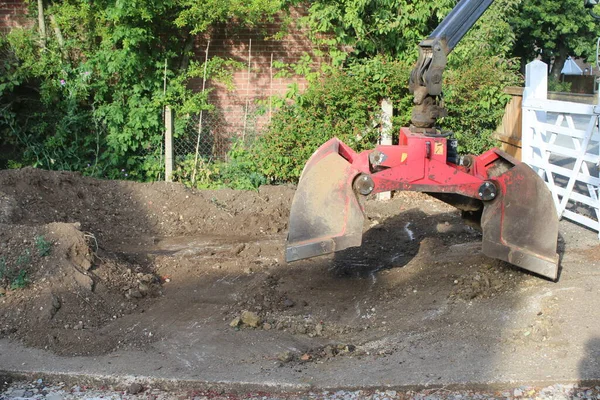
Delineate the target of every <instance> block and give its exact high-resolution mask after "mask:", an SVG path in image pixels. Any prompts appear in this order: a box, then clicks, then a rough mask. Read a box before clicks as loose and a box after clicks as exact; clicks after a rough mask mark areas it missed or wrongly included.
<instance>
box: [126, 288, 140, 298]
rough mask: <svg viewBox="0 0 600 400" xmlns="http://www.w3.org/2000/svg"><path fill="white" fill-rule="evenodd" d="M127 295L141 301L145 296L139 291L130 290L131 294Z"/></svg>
mask: <svg viewBox="0 0 600 400" xmlns="http://www.w3.org/2000/svg"><path fill="white" fill-rule="evenodd" d="M127 294H128V295H129V297H133V298H136V299H141V298H142V297H144V295H143V294H142V293H141V292H140V291H139V290H137V289H129V292H128V293H127Z"/></svg>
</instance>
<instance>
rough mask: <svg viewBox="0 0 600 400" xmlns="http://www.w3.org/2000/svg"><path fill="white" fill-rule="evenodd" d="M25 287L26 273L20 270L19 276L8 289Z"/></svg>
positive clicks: (27, 279)
mask: <svg viewBox="0 0 600 400" xmlns="http://www.w3.org/2000/svg"><path fill="white" fill-rule="evenodd" d="M27 285H29V277H28V276H27V271H25V270H24V269H20V270H19V274H18V275H17V276H16V277H15V278H14V279H13V280H12V282H11V283H10V288H11V289H12V290H16V289H23V288H25V287H26V286H27Z"/></svg>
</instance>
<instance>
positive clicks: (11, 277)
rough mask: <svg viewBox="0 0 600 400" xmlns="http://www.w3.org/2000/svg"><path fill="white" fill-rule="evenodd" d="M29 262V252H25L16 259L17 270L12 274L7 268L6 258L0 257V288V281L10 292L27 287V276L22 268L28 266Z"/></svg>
mask: <svg viewBox="0 0 600 400" xmlns="http://www.w3.org/2000/svg"><path fill="white" fill-rule="evenodd" d="M26 250H29V249H26ZM30 261H31V258H30V256H29V252H28V251H26V252H25V254H22V255H20V256H19V258H18V259H17V262H16V264H17V267H18V269H17V270H16V271H15V272H13V271H11V269H9V268H8V265H7V262H6V258H5V257H0V287H1V286H2V281H6V282H7V284H8V286H9V287H10V288H11V289H12V290H16V289H23V288H25V287H26V286H27V285H29V282H30V279H29V277H28V275H27V270H25V269H24V268H23V266H25V265H26V264H28V263H29V262H30Z"/></svg>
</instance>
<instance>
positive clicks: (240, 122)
mask: <svg viewBox="0 0 600 400" xmlns="http://www.w3.org/2000/svg"><path fill="white" fill-rule="evenodd" d="M298 16H299V13H298V12H295V17H298ZM279 30H280V25H279V24H277V23H271V24H265V25H263V26H260V27H255V28H254V29H239V28H237V29H230V28H229V27H228V26H222V27H220V28H218V29H216V30H215V31H214V32H213V33H212V35H211V37H210V38H198V39H197V41H196V46H195V53H196V58H197V59H198V60H200V61H204V55H205V50H206V45H207V40H209V39H210V46H209V51H208V56H209V58H211V57H214V56H219V57H222V58H232V59H234V60H236V61H239V62H240V63H242V64H244V66H245V67H244V69H243V70H240V71H237V72H235V74H234V77H233V78H234V84H235V89H234V90H232V91H231V90H227V89H226V88H225V87H224V86H222V85H218V84H214V83H210V82H209V83H208V86H207V87H210V88H212V92H211V94H210V101H211V103H212V104H214V105H215V106H216V107H217V109H218V110H219V111H220V112H221V113H222V120H223V121H224V122H225V125H226V130H227V133H228V134H229V135H242V134H243V132H244V126H246V132H247V133H248V132H250V133H253V132H256V131H260V129H262V128H263V127H264V126H265V125H266V124H267V123H268V122H269V117H270V115H269V102H268V98H269V97H270V96H273V95H283V94H285V93H286V91H287V90H288V86H289V85H290V84H292V83H297V84H298V85H299V86H300V89H304V88H305V87H306V84H307V83H306V81H305V80H304V79H303V78H301V77H292V78H277V77H276V76H275V75H276V74H277V72H278V71H277V69H276V68H271V66H272V64H271V60H273V62H277V61H280V62H284V63H296V62H298V61H299V60H300V58H301V57H302V55H303V54H304V53H308V54H311V53H312V49H313V45H312V43H311V42H310V40H309V39H308V38H307V36H306V35H305V34H304V33H303V32H302V31H299V30H293V29H290V30H289V33H288V34H287V35H286V36H285V37H283V38H281V39H280V40H274V39H269V37H270V36H272V35H273V34H275V33H277V32H278V31H279ZM250 42H251V43H250ZM249 53H250V76H248V58H249ZM321 61H322V60H320V59H315V62H316V63H318V62H321ZM248 78H249V79H248ZM192 85H193V86H194V87H195V88H196V89H197V90H200V88H201V87H202V79H197V80H195V81H194V82H192ZM258 100H263V101H264V104H263V109H264V114H263V115H258V114H257V112H256V110H257V106H256V104H257V101H258ZM247 105H248V112H246V107H247Z"/></svg>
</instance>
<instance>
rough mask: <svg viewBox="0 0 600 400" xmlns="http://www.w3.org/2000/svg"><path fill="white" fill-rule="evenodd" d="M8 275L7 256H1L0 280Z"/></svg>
mask: <svg viewBox="0 0 600 400" xmlns="http://www.w3.org/2000/svg"><path fill="white" fill-rule="evenodd" d="M7 275H8V267H7V266H6V258H4V257H2V258H0V280H2V279H4V277H5V276H7Z"/></svg>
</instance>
